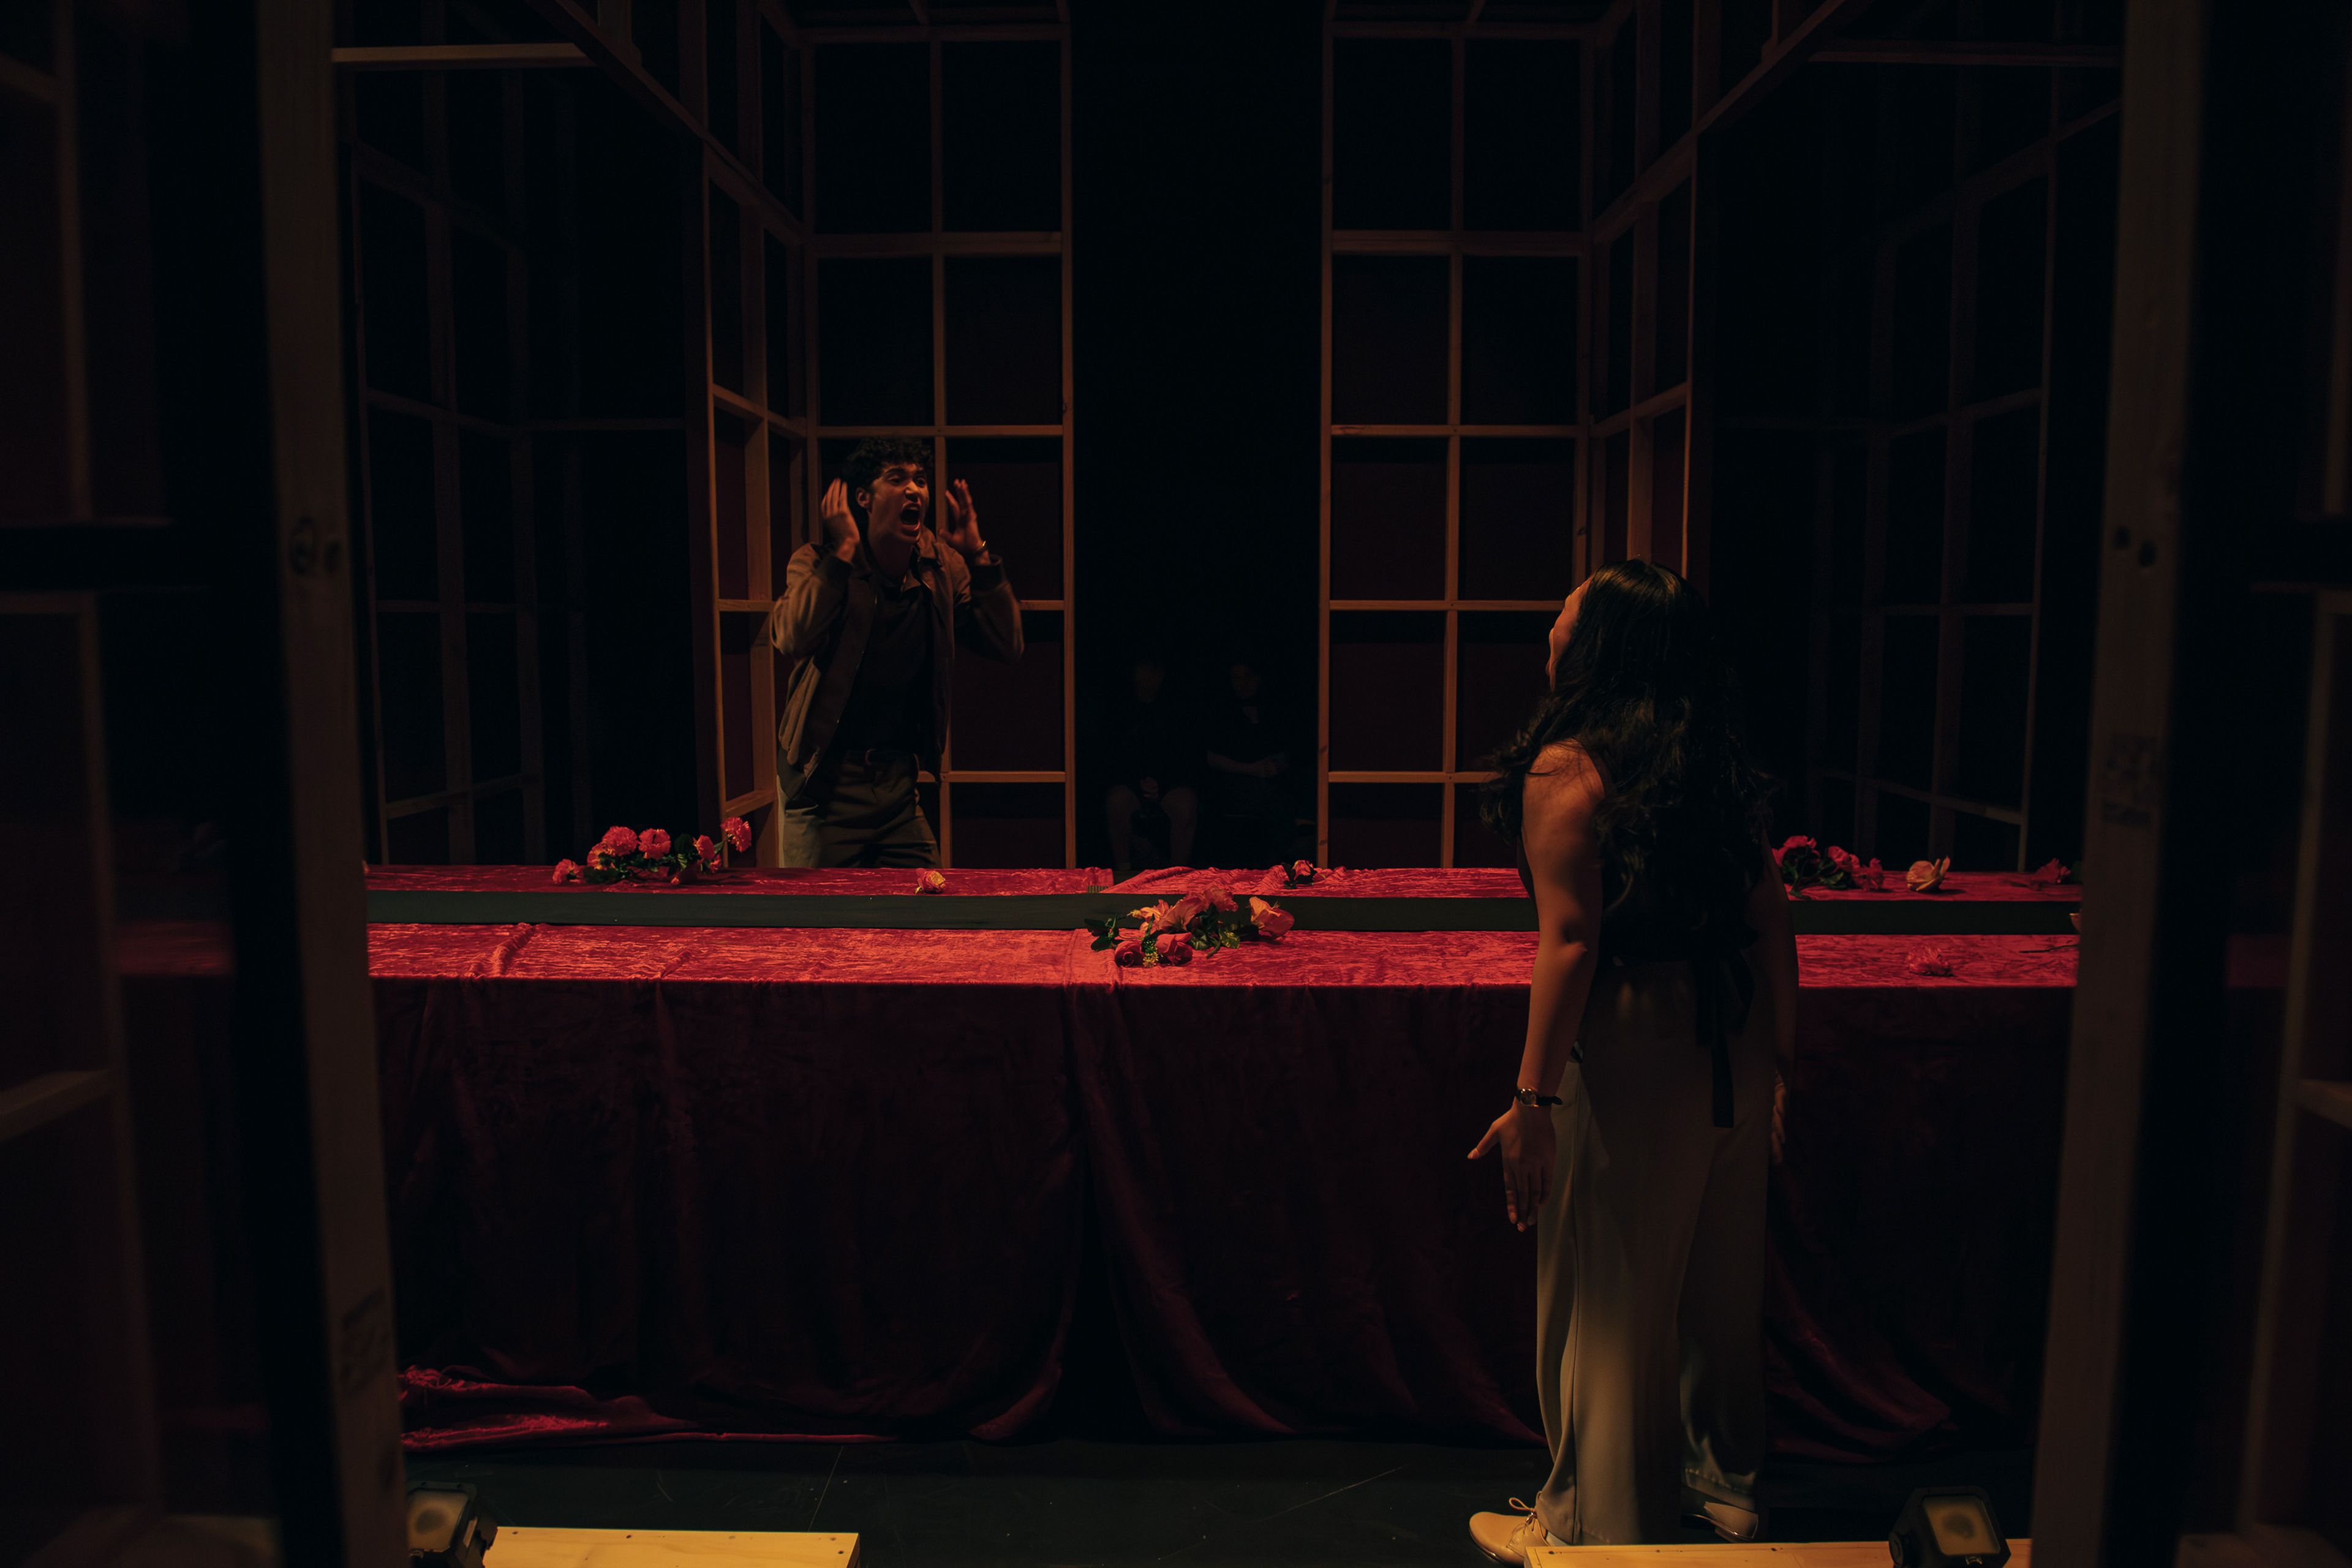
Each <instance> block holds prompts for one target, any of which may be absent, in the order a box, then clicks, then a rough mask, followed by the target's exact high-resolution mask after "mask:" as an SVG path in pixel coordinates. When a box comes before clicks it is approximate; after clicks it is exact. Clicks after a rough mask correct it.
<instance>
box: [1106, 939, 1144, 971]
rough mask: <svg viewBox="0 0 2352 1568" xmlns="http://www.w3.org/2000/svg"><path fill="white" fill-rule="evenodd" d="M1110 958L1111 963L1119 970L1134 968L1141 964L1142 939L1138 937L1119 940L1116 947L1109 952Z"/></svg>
mask: <svg viewBox="0 0 2352 1568" xmlns="http://www.w3.org/2000/svg"><path fill="white" fill-rule="evenodd" d="M1110 956H1111V962H1112V963H1116V964H1118V966H1119V967H1120V968H1121V969H1133V968H1136V967H1137V966H1139V964H1141V963H1143V939H1142V938H1141V937H1139V936H1130V937H1123V938H1121V939H1120V941H1119V944H1118V946H1117V947H1116V948H1113V949H1112V950H1111V955H1110Z"/></svg>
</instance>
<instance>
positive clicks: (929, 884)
mask: <svg viewBox="0 0 2352 1568" xmlns="http://www.w3.org/2000/svg"><path fill="white" fill-rule="evenodd" d="M947 890H948V879H947V878H946V876H945V875H944V874H942V873H941V872H940V871H938V870H936V869H934V870H929V871H926V872H924V873H923V874H922V875H921V876H919V877H918V878H916V879H915V891H917V892H919V893H944V892H946V891H947Z"/></svg>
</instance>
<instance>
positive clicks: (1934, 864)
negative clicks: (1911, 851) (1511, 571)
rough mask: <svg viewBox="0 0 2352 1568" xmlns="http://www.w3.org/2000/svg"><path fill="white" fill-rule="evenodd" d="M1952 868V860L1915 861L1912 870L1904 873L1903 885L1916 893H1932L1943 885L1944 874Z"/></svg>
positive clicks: (1945, 858)
mask: <svg viewBox="0 0 2352 1568" xmlns="http://www.w3.org/2000/svg"><path fill="white" fill-rule="evenodd" d="M1951 868H1952V858H1951V857H1950V856H1948V855H1947V856H1946V857H1944V858H1942V859H1941V860H1914V861H1912V862H1911V869H1909V870H1908V871H1906V872H1904V873H1903V885H1904V886H1905V887H1906V888H1909V889H1911V890H1912V891H1913V892H1915V893H1932V892H1934V891H1935V890H1936V889H1937V888H1938V887H1939V886H1941V885H1942V883H1943V880H1944V873H1945V872H1947V871H1948V870H1950V869H1951Z"/></svg>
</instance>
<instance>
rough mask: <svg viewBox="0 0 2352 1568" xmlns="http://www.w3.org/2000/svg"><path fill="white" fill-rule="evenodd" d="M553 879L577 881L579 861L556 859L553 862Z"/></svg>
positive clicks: (578, 877)
mask: <svg viewBox="0 0 2352 1568" xmlns="http://www.w3.org/2000/svg"><path fill="white" fill-rule="evenodd" d="M555 879H556V880H557V881H559V882H576V881H578V880H579V879H580V863H579V862H578V861H577V860H558V861H557V862H556V863H555Z"/></svg>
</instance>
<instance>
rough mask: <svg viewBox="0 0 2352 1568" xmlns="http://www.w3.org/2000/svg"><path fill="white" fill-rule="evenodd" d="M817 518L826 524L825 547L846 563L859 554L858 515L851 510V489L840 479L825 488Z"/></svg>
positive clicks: (818, 505)
mask: <svg viewBox="0 0 2352 1568" xmlns="http://www.w3.org/2000/svg"><path fill="white" fill-rule="evenodd" d="M816 510H817V517H818V518H819V520H820V521H823V523H824V547H825V548H826V549H827V550H829V551H831V552H833V553H834V554H835V555H838V556H839V557H841V559H843V560H844V561H847V560H849V559H851V558H852V557H853V556H855V555H856V553H857V513H856V512H855V511H853V510H850V506H849V487H848V486H847V485H845V484H843V483H842V482H841V481H840V480H839V479H835V480H834V481H833V483H831V484H829V485H827V486H825V487H824V500H821V501H819V502H818V503H817V509H816Z"/></svg>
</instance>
